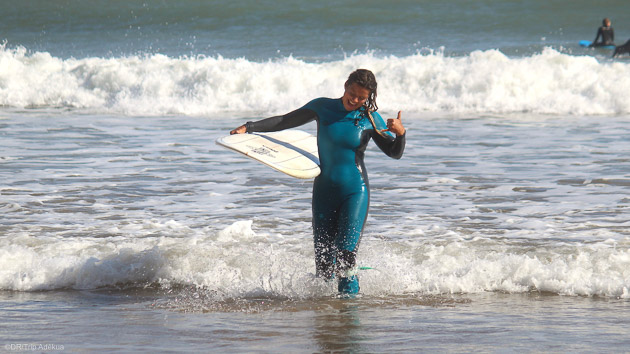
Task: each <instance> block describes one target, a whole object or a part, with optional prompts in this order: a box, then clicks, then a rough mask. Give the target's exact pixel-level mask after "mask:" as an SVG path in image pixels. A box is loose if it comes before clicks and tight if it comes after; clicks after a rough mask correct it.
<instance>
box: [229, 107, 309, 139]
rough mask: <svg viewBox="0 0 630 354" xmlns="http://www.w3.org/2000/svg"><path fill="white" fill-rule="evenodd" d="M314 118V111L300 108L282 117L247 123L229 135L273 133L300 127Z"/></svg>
mask: <svg viewBox="0 0 630 354" xmlns="http://www.w3.org/2000/svg"><path fill="white" fill-rule="evenodd" d="M316 117H317V115H316V114H315V112H314V111H312V110H310V109H307V108H300V109H296V110H295V111H293V112H290V113H287V114H285V115H282V116H274V117H270V118H266V119H262V120H259V121H255V122H247V123H245V124H243V125H241V126H240V127H238V128H236V129H234V130H232V131H231V132H230V134H243V133H253V132H275V131H278V130H285V129H290V128H295V127H299V126H300V125H304V124H306V123H308V122H311V121H313V120H315V118H316Z"/></svg>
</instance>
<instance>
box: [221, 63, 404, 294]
mask: <svg viewBox="0 0 630 354" xmlns="http://www.w3.org/2000/svg"><path fill="white" fill-rule="evenodd" d="M344 89H345V90H344V94H343V96H342V97H341V98H336V99H333V98H317V99H314V100H312V101H310V102H309V103H307V104H306V105H304V106H303V107H302V108H299V109H297V110H295V111H293V112H290V113H287V114H285V115H282V116H275V117H271V118H267V119H263V120H259V121H256V122H247V123H246V124H244V125H241V126H240V127H238V128H236V129H234V130H232V131H231V132H230V134H243V133H252V132H271V131H278V130H284V129H289V128H295V127H298V126H300V125H303V124H306V123H308V122H311V121H316V122H317V145H318V149H319V160H320V168H321V174H320V175H319V176H317V178H315V182H314V184H313V206H312V210H313V220H312V223H313V236H314V244H315V266H316V275H317V276H318V277H323V278H325V279H333V278H334V277H335V276H336V277H337V279H338V283H337V288H338V290H339V292H340V293H342V294H356V293H358V292H359V280H358V278H357V275H356V269H357V265H356V255H357V250H358V246H359V241H360V240H361V234H362V232H363V227H364V225H365V221H366V219H367V215H368V207H369V201H370V195H369V184H368V177H367V171H366V169H365V166H364V163H363V158H364V154H365V149H366V147H367V144H368V142H369V141H370V139H374V142H375V143H376V145H377V146H378V147H379V148H380V149H381V150H382V151H383V152H384V153H385V154H386V155H388V156H390V157H392V158H395V159H399V158H401V157H402V154H403V151H404V149H405V135H406V130H405V127H404V126H403V124H402V121H401V113H400V112H398V118H395V119H388V120H387V123H385V121H384V120H383V118H382V117H381V116H380V115H379V114H378V113H377V112H376V111H377V109H378V106H377V105H376V96H377V92H376V89H377V83H376V78H375V77H374V74H373V73H372V72H371V71H369V70H365V69H358V70H356V71H354V72H352V73H351V74H350V76H349V77H348V80H347V81H346V83H345V85H344Z"/></svg>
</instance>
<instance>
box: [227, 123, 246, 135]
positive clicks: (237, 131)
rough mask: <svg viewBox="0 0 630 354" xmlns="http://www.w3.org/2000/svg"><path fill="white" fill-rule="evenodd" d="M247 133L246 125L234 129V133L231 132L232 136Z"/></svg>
mask: <svg viewBox="0 0 630 354" xmlns="http://www.w3.org/2000/svg"><path fill="white" fill-rule="evenodd" d="M245 133H247V127H246V126H245V124H243V125H241V126H240V127H238V128H236V129H233V130H232V131H230V135H234V134H245Z"/></svg>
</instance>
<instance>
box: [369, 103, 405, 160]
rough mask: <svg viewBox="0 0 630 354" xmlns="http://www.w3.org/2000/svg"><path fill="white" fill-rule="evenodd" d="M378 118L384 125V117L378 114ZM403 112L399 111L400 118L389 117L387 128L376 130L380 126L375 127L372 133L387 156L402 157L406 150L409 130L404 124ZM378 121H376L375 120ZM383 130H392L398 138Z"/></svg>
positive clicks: (377, 144)
mask: <svg viewBox="0 0 630 354" xmlns="http://www.w3.org/2000/svg"><path fill="white" fill-rule="evenodd" d="M376 116H377V119H379V123H380V124H383V125H384V122H383V118H381V116H380V115H378V114H377V115H376ZM400 118H401V112H398V118H395V119H388V120H387V129H383V130H381V131H376V129H378V127H376V126H375V127H374V129H375V130H374V134H372V138H373V139H374V142H375V143H376V146H378V147H379V149H381V150H382V151H383V152H384V153H385V154H386V155H387V156H389V157H391V158H394V159H400V158H401V157H402V155H403V152H404V151H405V143H406V138H405V136H406V135H407V130H406V129H405V127H404V126H403V124H402V120H401V119H400ZM375 123H376V122H375ZM383 132H391V133H394V134H396V138H394V137H392V136H391V135H389V134H383Z"/></svg>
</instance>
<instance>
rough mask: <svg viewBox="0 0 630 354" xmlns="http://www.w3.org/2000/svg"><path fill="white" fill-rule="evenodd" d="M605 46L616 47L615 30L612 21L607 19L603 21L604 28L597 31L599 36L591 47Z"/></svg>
mask: <svg viewBox="0 0 630 354" xmlns="http://www.w3.org/2000/svg"><path fill="white" fill-rule="evenodd" d="M600 37H601V38H602V41H601V42H597V41H598V40H599V38H600ZM605 45H615V31H614V30H613V28H612V26H611V23H610V19H608V18H605V19H604V20H603V21H602V26H601V27H600V28H598V29H597V36H595V40H594V41H593V44H591V47H601V46H605Z"/></svg>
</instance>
